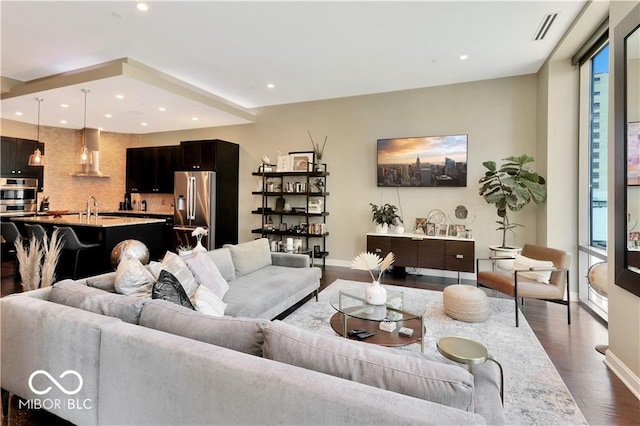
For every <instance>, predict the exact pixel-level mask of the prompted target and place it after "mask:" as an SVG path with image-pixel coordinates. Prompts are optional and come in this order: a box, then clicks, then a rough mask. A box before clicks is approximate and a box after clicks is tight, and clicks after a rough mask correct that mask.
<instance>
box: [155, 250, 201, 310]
mask: <svg viewBox="0 0 640 426" xmlns="http://www.w3.org/2000/svg"><path fill="white" fill-rule="evenodd" d="M162 269H165V270H167V271H168V272H171V273H172V274H173V276H174V277H176V278H177V279H178V281H180V284H181V285H182V288H184V292H185V293H187V296H188V297H189V299H190V300H193V296H194V295H195V294H196V290H197V289H198V283H197V282H196V279H195V277H194V276H193V274H192V273H191V270H190V269H189V267H188V266H187V264H186V263H185V262H184V260H182V259H181V258H180V256H178V255H177V254H175V253H172V252H170V251H168V252H167V254H165V255H164V257H163V258H162Z"/></svg>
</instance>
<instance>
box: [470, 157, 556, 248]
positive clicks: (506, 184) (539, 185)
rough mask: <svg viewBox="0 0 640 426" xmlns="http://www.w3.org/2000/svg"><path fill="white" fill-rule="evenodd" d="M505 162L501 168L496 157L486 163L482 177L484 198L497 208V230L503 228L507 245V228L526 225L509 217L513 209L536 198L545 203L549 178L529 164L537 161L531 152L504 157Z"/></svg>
mask: <svg viewBox="0 0 640 426" xmlns="http://www.w3.org/2000/svg"><path fill="white" fill-rule="evenodd" d="M502 161H504V163H503V164H502V165H501V166H500V167H499V168H498V166H497V165H496V162H495V161H485V162H483V163H482V165H483V166H484V167H486V168H487V171H486V172H485V174H484V176H483V177H482V178H480V181H479V183H480V195H481V196H482V197H483V198H484V200H485V201H486V202H487V203H489V204H493V205H494V206H495V208H496V212H497V214H498V217H499V220H497V221H496V223H497V224H498V225H499V226H498V228H497V229H496V230H497V231H502V245H501V246H500V247H501V248H507V247H508V246H507V244H506V239H507V231H512V232H513V229H514V228H516V227H522V226H523V225H521V224H519V223H513V222H511V221H510V220H509V214H508V213H509V211H513V212H516V211H519V210H521V209H522V208H523V207H524V206H526V205H527V204H529V203H530V202H531V201H533V202H534V203H536V204H542V203H544V202H545V201H546V199H547V190H546V189H545V188H544V186H543V185H544V184H545V179H544V178H543V177H542V176H540V175H539V174H538V173H536V172H534V171H533V170H531V169H530V168H529V167H527V166H526V164H528V163H532V162H534V161H535V160H534V158H533V157H532V156H530V155H527V154H523V155H520V156H518V157H507V158H503V159H502Z"/></svg>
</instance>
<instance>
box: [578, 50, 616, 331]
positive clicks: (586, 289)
mask: <svg viewBox="0 0 640 426" xmlns="http://www.w3.org/2000/svg"><path fill="white" fill-rule="evenodd" d="M580 85H581V87H580V111H581V113H580V186H581V189H580V191H579V192H580V197H579V199H580V201H579V202H580V207H581V208H580V218H579V223H580V229H579V238H580V244H579V246H580V253H579V254H580V258H579V265H578V266H579V274H580V277H579V279H580V285H579V298H580V301H581V302H583V303H584V304H586V305H587V306H589V307H590V308H592V310H593V311H594V312H596V313H597V314H598V315H600V316H602V317H603V318H605V319H606V317H607V311H608V303H607V297H606V291H604V292H603V290H602V288H601V287H599V286H598V285H590V283H589V279H590V277H591V276H593V275H594V274H590V273H589V270H590V268H593V267H594V265H596V264H600V263H603V262H606V261H607V208H608V202H607V200H608V197H607V169H608V167H607V158H608V155H607V146H608V144H607V139H608V127H609V44H608V42H601V43H600V45H597V46H594V47H593V48H592V49H590V53H589V55H588V56H587V57H585V58H583V60H582V61H581V63H580ZM583 277H584V278H583ZM591 284H593V283H591Z"/></svg>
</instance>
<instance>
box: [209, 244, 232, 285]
mask: <svg viewBox="0 0 640 426" xmlns="http://www.w3.org/2000/svg"><path fill="white" fill-rule="evenodd" d="M207 256H209V257H210V258H211V260H213V263H215V264H216V266H217V267H218V270H219V271H220V273H221V274H222V278H224V279H225V281H227V282H229V281H233V280H235V279H236V268H235V266H233V260H231V252H230V251H229V247H222V248H219V249H215V250H211V251H208V252H207Z"/></svg>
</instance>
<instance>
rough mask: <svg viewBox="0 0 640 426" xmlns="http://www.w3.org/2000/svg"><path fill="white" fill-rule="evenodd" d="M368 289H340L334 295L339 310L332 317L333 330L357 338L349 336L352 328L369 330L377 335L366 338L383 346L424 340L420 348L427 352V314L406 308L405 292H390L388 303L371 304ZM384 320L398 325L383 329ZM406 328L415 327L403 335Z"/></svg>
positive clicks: (401, 344)
mask: <svg viewBox="0 0 640 426" xmlns="http://www.w3.org/2000/svg"><path fill="white" fill-rule="evenodd" d="M363 284H364V283H363ZM364 292H365V285H363V288H362V291H361V292H345V291H340V292H338V293H337V294H336V295H334V296H333V297H332V298H331V306H332V307H333V308H334V309H335V310H336V311H338V312H337V313H335V314H334V315H333V316H332V317H331V319H330V323H331V327H332V328H333V330H334V331H335V332H336V333H338V334H339V335H341V336H343V337H346V338H348V339H353V340H360V339H359V338H358V337H357V336H349V331H350V330H354V329H359V330H365V331H369V332H371V333H374V335H373V336H370V337H367V338H365V339H362V341H363V342H367V343H373V344H376V345H381V346H406V345H410V344H412V343H416V342H420V350H421V351H422V352H424V317H423V315H422V313H417V312H410V311H408V310H406V309H405V306H404V293H403V292H401V291H388V292H387V303H386V304H385V305H371V304H369V303H367V302H366V300H365V298H364V297H365V295H364ZM382 322H388V323H391V324H395V329H394V330H393V331H391V332H389V331H385V330H381V329H380V323H382ZM402 327H404V328H406V329H409V330H411V333H412V334H411V336H407V335H403V334H400V332H399V331H400V329H401V328H402Z"/></svg>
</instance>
